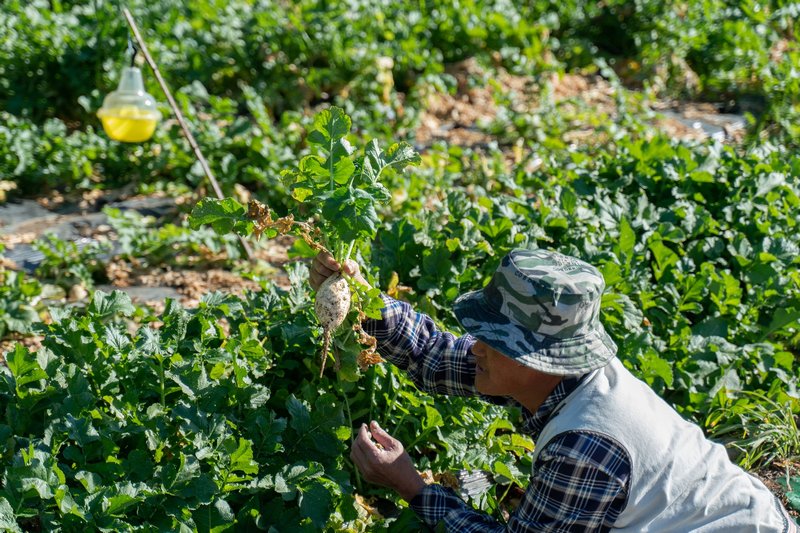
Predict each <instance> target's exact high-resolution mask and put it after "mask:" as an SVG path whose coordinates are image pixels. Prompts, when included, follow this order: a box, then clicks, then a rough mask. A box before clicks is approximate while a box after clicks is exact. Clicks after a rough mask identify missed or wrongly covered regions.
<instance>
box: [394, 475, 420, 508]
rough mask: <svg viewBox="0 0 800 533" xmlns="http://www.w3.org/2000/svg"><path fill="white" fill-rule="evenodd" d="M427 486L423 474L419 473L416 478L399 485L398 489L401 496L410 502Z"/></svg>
mask: <svg viewBox="0 0 800 533" xmlns="http://www.w3.org/2000/svg"><path fill="white" fill-rule="evenodd" d="M426 486H427V485H426V484H425V481H424V480H423V479H422V476H420V475H419V474H417V476H416V477H415V478H413V479H410V480H409V482H408V483H406V484H404V486H402V487H398V488H397V489H396V491H397V493H398V494H399V495H400V497H401V498H403V499H404V500H405V501H407V502H410V501H411V500H413V499H414V497H415V496H417V495H418V494H419V493H420V492H422V489H424V488H425V487H426Z"/></svg>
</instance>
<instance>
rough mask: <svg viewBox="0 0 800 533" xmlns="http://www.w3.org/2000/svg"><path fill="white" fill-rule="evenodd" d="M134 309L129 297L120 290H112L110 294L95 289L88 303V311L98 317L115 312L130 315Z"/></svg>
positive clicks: (114, 313) (108, 315)
mask: <svg viewBox="0 0 800 533" xmlns="http://www.w3.org/2000/svg"><path fill="white" fill-rule="evenodd" d="M135 311H136V308H135V307H134V306H133V302H131V297H130V296H128V295H127V294H126V293H124V292H122V291H113V292H112V293H111V294H108V293H106V292H103V291H95V293H94V296H92V303H91V304H89V313H91V314H93V315H95V316H96V317H97V318H100V319H103V318H109V317H111V316H113V315H116V314H120V315H123V316H131V315H132V314H133V313H134V312H135Z"/></svg>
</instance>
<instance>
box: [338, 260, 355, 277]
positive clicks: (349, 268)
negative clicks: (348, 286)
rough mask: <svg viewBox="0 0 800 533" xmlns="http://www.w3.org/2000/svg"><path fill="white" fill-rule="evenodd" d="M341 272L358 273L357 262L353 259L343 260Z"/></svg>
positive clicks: (350, 274) (351, 274)
mask: <svg viewBox="0 0 800 533" xmlns="http://www.w3.org/2000/svg"><path fill="white" fill-rule="evenodd" d="M342 272H344V273H345V274H347V275H348V276H355V275H356V274H358V263H356V262H355V261H353V260H352V259H348V260H347V261H345V262H344V266H342Z"/></svg>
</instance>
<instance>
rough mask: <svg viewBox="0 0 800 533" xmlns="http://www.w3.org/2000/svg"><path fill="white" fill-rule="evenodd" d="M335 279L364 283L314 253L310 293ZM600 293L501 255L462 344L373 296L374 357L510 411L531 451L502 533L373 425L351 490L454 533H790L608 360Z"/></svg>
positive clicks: (690, 429)
mask: <svg viewBox="0 0 800 533" xmlns="http://www.w3.org/2000/svg"><path fill="white" fill-rule="evenodd" d="M340 268H342V270H343V271H344V272H345V273H346V274H349V275H351V276H354V277H355V279H357V280H358V281H360V282H362V283H366V282H365V281H364V278H363V277H362V276H361V275H360V273H359V271H358V267H357V265H356V264H355V263H353V262H348V263H347V264H345V265H343V266H341V265H339V264H338V263H337V262H336V261H335V260H334V259H333V258H332V257H331V256H330V255H329V254H319V255H318V256H317V257H316V258H315V259H314V262H313V264H312V270H311V284H312V286H314V287H315V288H316V287H318V286H319V285H320V284H321V283H322V282H323V281H324V280H325V279H326V278H327V277H328V276H330V275H331V274H332V273H333V272H334V271H337V270H339V269H340ZM604 287H605V282H604V281H603V277H602V275H601V274H600V272H598V270H597V269H596V268H594V267H593V266H591V265H589V264H587V263H585V262H583V261H581V260H579V259H575V258H573V257H568V256H565V255H562V254H559V253H555V252H548V251H544V250H533V251H530V250H514V251H512V252H510V253H509V254H508V255H506V256H505V257H504V258H503V259H502V262H501V263H500V266H499V267H498V268H497V270H496V272H495V273H494V276H493V277H492V280H491V282H490V283H489V284H488V285H487V286H486V287H485V288H484V289H482V290H479V291H474V292H470V293H467V294H464V295H462V296H461V297H459V298H458V299H457V300H456V301H455V304H454V311H455V314H456V317H457V318H458V320H459V322H460V323H461V325H462V326H463V327H464V329H465V330H466V331H467V332H468V334H467V335H464V336H463V337H455V336H454V335H452V334H450V333H446V332H442V331H439V330H437V329H436V327H435V326H434V323H433V320H431V318H430V317H428V316H425V315H423V314H420V313H416V312H414V311H413V310H412V309H411V307H410V306H409V305H408V304H406V303H404V302H400V301H397V300H394V299H392V298H390V297H388V296H385V295H384V296H383V299H384V303H385V307H384V309H383V312H382V318H381V320H371V321H368V322H367V323H365V324H364V327H365V329H366V330H367V331H368V332H370V333H371V334H372V335H374V336H375V337H376V338H377V340H378V351H379V353H380V354H381V356H383V357H384V358H385V359H387V360H389V361H390V362H392V363H393V364H395V365H397V366H398V367H400V368H402V369H404V370H406V371H407V372H408V375H409V377H410V378H411V380H412V381H413V382H414V383H415V384H416V386H417V387H418V388H420V389H422V390H425V391H427V392H438V393H444V394H454V395H458V396H472V395H483V396H484V397H486V396H491V397H505V398H508V399H510V400H513V402H516V403H517V404H519V405H520V406H521V407H522V412H523V418H524V422H523V426H522V429H523V431H524V432H525V433H526V434H528V435H530V436H531V437H532V438H533V439H534V440H535V442H536V449H535V451H534V452H533V457H532V460H533V472H532V475H531V482H530V486H529V487H528V488H527V490H526V492H525V496H524V498H523V499H522V502H521V504H520V505H519V507H518V508H517V510H516V511H515V512H514V513H513V514H512V515H511V517H510V519H509V521H508V523H507V524H505V525H503V524H501V523H499V522H497V521H495V520H494V519H492V518H491V517H490V516H488V515H487V514H485V513H482V512H478V511H476V510H475V509H473V508H471V507H470V506H468V505H467V504H466V503H465V502H464V501H463V500H462V499H461V498H459V497H458V496H457V495H456V494H455V493H454V492H452V491H451V490H449V489H446V488H444V487H442V486H441V485H437V484H429V485H428V484H426V483H425V482H424V481H423V479H422V477H421V476H420V474H419V473H418V472H417V470H416V468H415V467H414V464H413V462H412V460H411V458H410V457H409V455H408V453H406V452H405V450H404V449H403V445H402V443H400V442H399V441H398V440H396V439H394V438H393V437H391V436H390V435H389V434H387V433H386V432H385V431H384V430H383V429H382V428H380V426H379V425H378V424H377V422H374V421H373V422H371V424H370V426H369V427H367V426H366V425H362V427H361V429H360V431H359V433H358V435H357V437H356V438H355V440H354V442H353V447H352V451H351V454H350V457H351V458H352V460H353V462H354V463H355V464H356V466H357V467H358V469H359V470H360V471H361V473H362V474H363V476H364V478H365V479H366V480H367V481H370V482H372V483H377V484H380V485H384V486H386V487H389V488H391V489H393V490H395V491H396V492H397V493H398V494H399V495H400V497H402V498H403V499H404V500H406V501H408V502H409V505H410V506H411V508H412V509H413V510H414V511H415V512H416V513H417V514H418V515H419V517H420V518H421V519H422V520H423V521H424V522H426V523H427V524H429V525H431V526H435V525H436V524H438V523H439V522H444V525H445V526H446V530H447V531H454V532H455V531H457V532H486V531H505V530H508V531H608V530H611V529H614V530H620V531H636V532H640V531H669V532H687V531H719V532H726V533H727V532H733V531H742V532H745V531H747V532H750V531H770V532H794V531H796V529H797V528H796V526H795V525H794V524H793V522H792V521H791V519H790V518H789V516H788V513H787V512H786V510H785V509H784V508H783V507H782V506H781V504H780V502H779V501H778V499H777V498H776V497H775V496H774V495H773V494H772V493H770V491H769V490H768V489H767V488H766V487H765V486H764V484H763V483H761V482H760V481H758V480H757V479H755V478H754V477H752V476H750V475H748V474H747V473H745V472H744V471H743V470H742V469H740V468H739V467H737V466H735V465H734V464H733V463H731V462H730V460H729V459H728V455H727V453H726V451H725V448H724V447H723V446H721V445H719V444H714V443H712V442H711V441H709V440H707V439H706V438H705V437H704V436H703V432H702V431H701V430H700V428H699V427H698V426H696V425H694V424H691V423H689V422H687V421H685V420H684V419H683V418H681V417H680V416H679V415H678V413H677V412H676V411H674V410H673V409H672V408H671V407H670V406H669V405H667V404H666V403H665V402H664V401H663V400H661V399H660V398H659V397H658V396H657V395H656V394H655V393H654V392H653V391H652V390H651V389H650V388H649V387H648V386H647V385H645V384H644V383H643V382H642V381H640V380H638V379H637V378H635V377H634V376H633V375H632V374H631V373H630V372H629V371H628V370H627V369H626V368H625V367H624V365H623V364H622V363H621V362H620V360H619V359H617V358H616V357H615V354H616V351H617V347H616V345H615V344H614V342H613V341H612V340H611V338H610V337H609V336H608V334H607V333H606V332H605V330H604V329H603V326H602V324H601V323H600V320H599V315H600V298H601V296H602V294H603V289H604ZM497 400H498V399H497V398H495V399H494V401H495V402H497Z"/></svg>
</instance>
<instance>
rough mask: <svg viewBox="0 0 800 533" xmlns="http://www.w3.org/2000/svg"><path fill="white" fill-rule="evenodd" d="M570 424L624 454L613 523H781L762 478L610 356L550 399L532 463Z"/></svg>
mask: <svg viewBox="0 0 800 533" xmlns="http://www.w3.org/2000/svg"><path fill="white" fill-rule="evenodd" d="M575 430H583V431H591V432H596V433H600V434H602V435H605V436H607V437H609V438H611V439H613V440H614V441H616V442H617V443H619V444H620V445H621V446H622V447H623V448H624V449H625V450H626V451H627V452H628V455H629V457H630V460H631V478H630V481H629V493H628V501H627V504H626V506H625V508H624V509H623V511H622V513H620V515H619V517H618V518H617V521H616V522H615V523H614V527H613V529H614V531H631V532H645V531H648V532H670V533H681V532H688V531H703V532H711V531H715V532H721V533H722V532H724V533H731V532H739V531H741V532H747V533H754V532H766V531H769V532H781V533H785V532H787V531H789V527H790V522H789V520H788V518H787V515H786V514H785V511H783V509H782V507H781V504H780V502H779V501H778V499H777V498H776V497H775V496H774V495H773V494H772V493H771V492H770V491H769V490H768V489H767V488H766V487H765V486H764V484H763V483H761V481H759V480H757V479H756V478H754V477H752V476H750V475H749V474H747V473H746V472H745V471H744V470H742V469H741V468H739V467H738V466H736V465H734V464H733V463H732V462H731V461H730V460H729V459H728V454H727V453H726V451H725V448H724V447H723V446H722V445H720V444H715V443H712V442H711V441H709V440H708V439H706V438H705V437H704V435H703V432H702V431H701V429H700V428H699V427H698V426H696V425H695V424H691V423H689V422H687V421H685V420H684V419H683V418H681V417H680V415H679V414H678V413H677V412H676V411H675V410H674V409H672V408H671V407H670V406H669V405H667V403H666V402H664V401H663V400H662V399H661V398H659V397H658V395H656V394H655V392H653V390H652V389H650V387H648V386H647V385H646V384H645V383H643V382H642V381H640V380H638V379H637V378H635V377H634V376H633V375H632V374H631V373H630V372H628V370H627V369H626V368H625V367H624V366H623V365H622V363H621V362H620V361H619V360H618V359H617V358H614V359H612V361H611V363H609V364H608V365H607V366H605V367H604V368H601V369H598V370H595V371H594V372H592V374H591V375H589V376H588V377H587V378H586V379H584V380H583V382H581V384H580V385H578V387H577V389H575V390H574V391H573V392H572V393H571V394H570V395H569V396H568V397H567V398H566V399H564V401H562V402H561V404H559V405H558V406H557V407H556V409H555V411H554V413H553V416H552V417H551V419H550V420H549V421H548V422H547V424H546V425H545V426H544V428H543V429H542V432H541V435H540V436H539V438H538V440H537V446H536V450H535V452H534V456H533V459H534V464H535V461H536V457H537V456H538V452H539V450H542V449H544V447H545V446H546V445H547V443H548V442H549V441H550V440H551V439H553V437H555V436H557V435H559V434H561V433H563V432H565V431H575Z"/></svg>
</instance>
